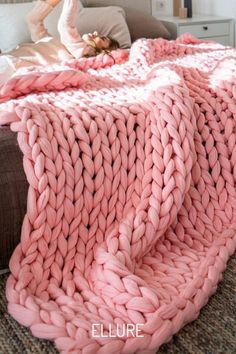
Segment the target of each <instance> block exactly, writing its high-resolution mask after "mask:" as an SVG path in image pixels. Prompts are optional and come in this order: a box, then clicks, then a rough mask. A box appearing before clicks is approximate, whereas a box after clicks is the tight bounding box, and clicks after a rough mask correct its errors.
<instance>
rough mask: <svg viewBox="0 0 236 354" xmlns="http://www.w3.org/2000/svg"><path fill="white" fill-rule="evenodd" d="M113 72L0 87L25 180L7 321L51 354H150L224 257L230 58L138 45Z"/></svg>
mask: <svg viewBox="0 0 236 354" xmlns="http://www.w3.org/2000/svg"><path fill="white" fill-rule="evenodd" d="M115 60H116V63H117V64H116V65H113V59H112V58H111V57H109V56H108V57H107V56H105V57H104V56H102V55H100V56H98V57H96V58H89V59H81V60H78V61H72V62H70V63H64V64H63V66H57V67H53V66H52V67H49V68H47V69H46V70H45V69H41V70H36V69H35V70H31V71H28V72H27V71H26V72H25V73H22V72H21V73H19V75H18V76H16V77H14V78H13V79H12V80H11V81H10V82H8V84H7V85H5V86H4V87H2V88H1V89H0V100H1V101H0V102H1V104H0V112H1V113H0V124H10V125H11V129H12V130H14V131H17V132H18V141H19V144H20V148H21V149H22V151H23V154H24V159H23V164H24V170H25V173H26V176H27V179H28V182H29V192H28V204H27V213H26V216H25V218H24V222H23V226H22V234H21V242H20V244H19V245H18V246H17V248H16V250H15V252H14V254H13V255H12V258H11V261H10V270H11V275H10V276H9V279H8V282H7V290H6V294H7V299H8V311H9V313H10V314H11V315H12V316H13V317H14V318H15V319H16V320H17V321H18V322H19V323H21V324H23V325H25V326H27V327H29V328H30V330H31V331H32V333H33V335H34V336H37V337H39V338H47V339H50V340H53V341H55V344H56V347H57V348H58V349H59V351H61V352H62V353H73V354H78V353H82V354H94V353H98V354H119V353H121V354H132V353H137V354H141V353H142V354H144V353H145V354H147V353H155V352H156V351H157V349H158V348H159V347H160V345H162V344H163V343H165V342H167V341H168V340H170V338H171V336H172V335H173V334H174V333H176V332H177V331H179V330H180V328H181V327H183V326H184V325H185V324H186V323H188V322H190V321H192V320H193V319H195V318H196V317H197V316H198V314H199V311H200V309H201V308H202V306H204V305H205V304H206V303H207V301H208V298H209V296H210V295H211V294H213V293H214V291H215V290H216V287H217V283H218V281H219V280H220V279H221V276H222V272H223V271H224V269H225V267H226V262H227V260H228V258H229V256H230V255H231V254H232V253H233V252H234V250H235V246H236V232H235V231H236V189H235V181H236V168H235V166H236V105H235V102H236V85H235V84H236V50H235V49H232V48H224V47H222V46H220V45H217V44H213V43H201V42H200V41H198V40H196V39H194V38H192V37H190V36H183V37H182V38H180V39H178V40H177V41H175V42H167V41H165V40H162V39H158V40H145V39H142V40H139V41H137V42H136V43H135V44H134V45H133V46H132V48H131V50H130V53H128V52H127V51H118V52H117V53H115ZM132 326H133V327H132ZM118 327H120V328H121V327H123V328H126V329H127V328H131V327H132V328H136V329H137V328H139V331H138V332H137V331H136V332H135V333H134V332H128V331H126V330H123V332H122V331H121V329H119V331H118ZM121 332H122V333H121ZM121 334H123V335H121Z"/></svg>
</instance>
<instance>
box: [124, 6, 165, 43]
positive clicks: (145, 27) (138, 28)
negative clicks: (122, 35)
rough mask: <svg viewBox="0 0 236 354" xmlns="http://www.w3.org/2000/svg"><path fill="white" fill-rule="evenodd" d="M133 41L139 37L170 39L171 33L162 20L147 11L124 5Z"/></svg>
mask: <svg viewBox="0 0 236 354" xmlns="http://www.w3.org/2000/svg"><path fill="white" fill-rule="evenodd" d="M124 10H125V13H126V22H127V25H128V28H129V32H130V36H131V40H132V42H133V41H135V40H136V39H138V38H142V37H144V38H159V37H161V38H165V39H170V33H169V32H168V31H167V29H166V27H165V26H164V25H163V24H162V22H161V21H159V20H158V19H156V18H155V17H153V16H151V15H149V14H148V13H146V12H143V11H139V10H136V9H131V8H128V7H124Z"/></svg>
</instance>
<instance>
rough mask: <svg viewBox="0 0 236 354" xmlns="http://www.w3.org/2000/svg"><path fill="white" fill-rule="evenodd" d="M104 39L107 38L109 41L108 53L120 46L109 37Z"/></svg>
mask: <svg viewBox="0 0 236 354" xmlns="http://www.w3.org/2000/svg"><path fill="white" fill-rule="evenodd" d="M104 38H107V39H109V40H110V43H111V44H110V45H109V48H107V49H108V50H109V51H112V50H115V49H118V48H120V44H119V42H118V41H117V40H116V39H114V38H112V37H109V36H107V37H104Z"/></svg>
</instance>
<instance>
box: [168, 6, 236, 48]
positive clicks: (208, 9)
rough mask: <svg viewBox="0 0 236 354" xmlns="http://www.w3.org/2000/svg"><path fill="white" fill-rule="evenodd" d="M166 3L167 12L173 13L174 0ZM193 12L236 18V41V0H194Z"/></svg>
mask: <svg viewBox="0 0 236 354" xmlns="http://www.w3.org/2000/svg"><path fill="white" fill-rule="evenodd" d="M182 1H183V0H182ZM166 5H167V6H166V11H165V12H166V14H168V15H172V0H166ZM193 14H201V15H216V16H226V17H230V18H234V20H235V42H236V0H193Z"/></svg>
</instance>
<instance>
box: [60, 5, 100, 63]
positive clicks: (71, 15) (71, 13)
mask: <svg viewBox="0 0 236 354" xmlns="http://www.w3.org/2000/svg"><path fill="white" fill-rule="evenodd" d="M77 12H78V3H77V0H64V5H63V9H62V13H61V16H60V19H59V22H58V31H59V33H60V39H61V43H62V44H63V45H64V46H65V47H66V49H67V50H68V51H69V52H70V53H71V54H72V55H73V57H75V58H81V57H83V56H86V55H93V54H94V53H93V48H92V47H90V46H89V45H87V44H86V43H85V42H84V41H83V39H82V38H81V35H80V34H79V32H78V30H77V28H76V19H77Z"/></svg>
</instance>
